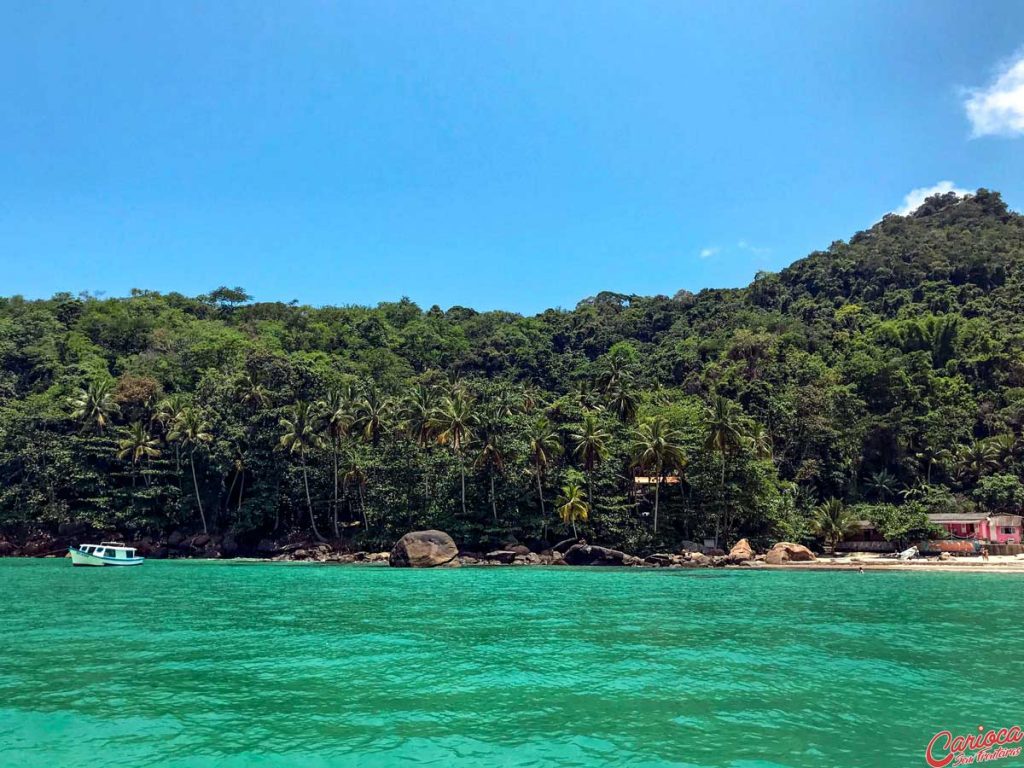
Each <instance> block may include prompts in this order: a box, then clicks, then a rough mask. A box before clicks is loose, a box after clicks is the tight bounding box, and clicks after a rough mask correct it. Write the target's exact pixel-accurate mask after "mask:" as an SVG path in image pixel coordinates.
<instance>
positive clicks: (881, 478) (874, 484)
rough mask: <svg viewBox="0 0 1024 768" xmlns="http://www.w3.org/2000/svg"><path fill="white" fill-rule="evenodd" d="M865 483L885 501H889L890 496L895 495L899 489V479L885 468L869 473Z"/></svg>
mask: <svg viewBox="0 0 1024 768" xmlns="http://www.w3.org/2000/svg"><path fill="white" fill-rule="evenodd" d="M865 485H867V486H868V488H871V489H872V490H873V491H874V492H875V494H876V495H877V496H878V498H880V499H881V500H882V501H883V502H884V501H887V500H888V499H889V497H890V496H893V495H895V494H896V491H897V490H898V489H899V481H898V480H897V479H896V475H894V474H893V473H892V472H890V471H889V470H888V469H885V468H882V469H880V470H878V471H877V472H872V473H871V474H870V475H868V479H867V482H866V483H865Z"/></svg>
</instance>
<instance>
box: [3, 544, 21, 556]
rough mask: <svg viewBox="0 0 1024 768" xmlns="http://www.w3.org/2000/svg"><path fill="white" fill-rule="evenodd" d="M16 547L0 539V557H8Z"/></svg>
mask: <svg viewBox="0 0 1024 768" xmlns="http://www.w3.org/2000/svg"><path fill="white" fill-rule="evenodd" d="M17 550H18V548H17V547H16V546H14V544H12V543H11V542H9V541H6V540H0V557H10V556H11V555H13V554H14V553H15V552H16V551H17Z"/></svg>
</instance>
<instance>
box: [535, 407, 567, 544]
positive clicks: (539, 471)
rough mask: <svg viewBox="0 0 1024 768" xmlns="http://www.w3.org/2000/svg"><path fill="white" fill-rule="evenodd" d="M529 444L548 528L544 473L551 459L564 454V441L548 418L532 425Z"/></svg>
mask: <svg viewBox="0 0 1024 768" xmlns="http://www.w3.org/2000/svg"><path fill="white" fill-rule="evenodd" d="M526 439H527V441H528V443H529V451H530V459H531V460H532V461H533V473H534V475H535V476H536V478H537V498H538V499H540V514H541V517H542V518H544V526H545V528H546V527H547V524H548V523H547V519H548V518H547V512H545V510H544V471H545V470H546V469H547V467H548V464H550V463H551V459H553V458H554V457H555V456H558V455H559V454H560V453H561V452H562V441H561V440H559V438H558V432H557V431H556V430H555V428H554V427H553V426H551V421H550V420H548V418H547V417H546V416H541V417H540V418H539V419H537V420H536V421H534V422H533V424H531V425H530V431H529V433H528V434H527V438H526Z"/></svg>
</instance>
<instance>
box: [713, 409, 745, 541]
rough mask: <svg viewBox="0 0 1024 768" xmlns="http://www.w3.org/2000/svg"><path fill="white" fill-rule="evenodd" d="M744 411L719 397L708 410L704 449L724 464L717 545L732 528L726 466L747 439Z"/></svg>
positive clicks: (720, 487)
mask: <svg viewBox="0 0 1024 768" xmlns="http://www.w3.org/2000/svg"><path fill="white" fill-rule="evenodd" d="M745 426H746V425H745V423H744V419H743V411H742V410H741V409H740V407H739V405H737V404H736V403H734V402H733V401H732V400H729V399H728V398H725V397H722V396H721V395H718V396H716V397H715V399H714V400H713V401H712V402H711V405H709V406H708V409H707V427H708V435H707V437H706V438H705V440H704V447H705V448H706V449H707V450H709V451H712V452H717V453H718V455H719V457H720V459H721V462H722V476H721V482H720V486H719V489H720V494H721V499H720V501H719V503H720V504H721V505H722V508H721V510H720V512H719V514H718V516H717V517H716V518H715V543H716V544H717V542H718V540H719V535H720V533H721V529H722V527H723V523H725V525H724V527H725V529H726V532H728V529H729V528H730V527H731V526H730V525H729V524H728V521H727V520H725V519H724V518H725V515H724V512H725V508H726V502H725V464H726V459H727V457H728V456H729V455H730V454H732V453H735V452H737V451H739V449H740V447H741V446H742V445H743V441H744V438H745V435H744V428H745Z"/></svg>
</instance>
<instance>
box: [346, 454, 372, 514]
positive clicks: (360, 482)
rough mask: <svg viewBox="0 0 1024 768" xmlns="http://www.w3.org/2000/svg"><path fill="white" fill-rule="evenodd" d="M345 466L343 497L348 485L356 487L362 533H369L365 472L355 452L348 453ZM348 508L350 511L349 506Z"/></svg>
mask: <svg viewBox="0 0 1024 768" xmlns="http://www.w3.org/2000/svg"><path fill="white" fill-rule="evenodd" d="M345 466H346V470H345V495H346V497H347V496H348V487H349V485H354V486H355V487H356V493H357V494H358V495H359V514H360V515H361V516H362V518H363V531H365V532H369V530H370V521H369V519H368V518H367V517H366V496H365V492H366V471H365V470H364V469H363V467H362V465H361V464H360V463H359V457H358V456H356V454H355V452H351V453H349V455H348V457H347V459H346V462H345ZM349 508H350V509H351V506H350V507H349Z"/></svg>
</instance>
